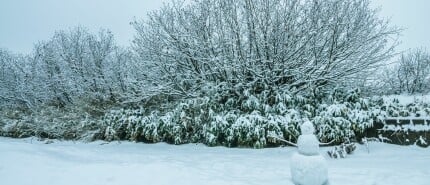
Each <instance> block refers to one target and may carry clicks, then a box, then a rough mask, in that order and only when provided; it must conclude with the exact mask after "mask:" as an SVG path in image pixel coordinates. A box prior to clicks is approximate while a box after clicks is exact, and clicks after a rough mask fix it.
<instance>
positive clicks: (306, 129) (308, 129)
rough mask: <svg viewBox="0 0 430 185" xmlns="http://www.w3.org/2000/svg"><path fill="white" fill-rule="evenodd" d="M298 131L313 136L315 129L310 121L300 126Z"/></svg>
mask: <svg viewBox="0 0 430 185" xmlns="http://www.w3.org/2000/svg"><path fill="white" fill-rule="evenodd" d="M300 130H301V131H302V135H303V134H314V132H315V128H314V125H313V124H312V123H311V122H310V121H305V122H304V123H303V124H302V125H300Z"/></svg>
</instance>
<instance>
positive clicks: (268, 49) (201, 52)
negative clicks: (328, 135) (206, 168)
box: [133, 0, 399, 96]
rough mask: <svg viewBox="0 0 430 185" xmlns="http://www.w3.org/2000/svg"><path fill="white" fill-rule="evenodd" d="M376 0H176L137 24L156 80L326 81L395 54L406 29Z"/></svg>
mask: <svg viewBox="0 0 430 185" xmlns="http://www.w3.org/2000/svg"><path fill="white" fill-rule="evenodd" d="M369 3H370V1H369V0H329V1H316V0H305V1H302V0H239V1H235V0H195V1H192V2H191V3H185V2H184V1H172V2H171V3H170V4H167V5H165V6H164V7H163V8H161V9H160V10H158V11H155V12H153V13H151V14H150V15H149V18H148V19H147V20H146V21H135V22H134V23H133V25H134V27H135V29H136V31H137V34H136V36H135V39H134V41H133V48H134V51H135V52H136V54H137V55H138V56H139V57H140V60H141V61H142V62H143V63H144V65H145V66H147V69H151V70H154V71H155V73H153V75H149V77H148V79H150V80H153V81H157V83H155V84H157V85H156V86H154V87H157V88H159V87H160V84H163V89H164V90H167V91H168V92H169V93H172V94H178V95H185V96H193V94H194V93H193V92H197V91H196V90H198V89H199V88H201V86H202V85H204V84H207V83H213V84H219V83H221V82H228V83H231V84H238V83H241V84H253V83H255V82H258V83H263V84H266V85H268V86H272V87H278V88H286V89H297V91H300V90H301V89H304V88H307V87H310V86H314V87H324V86H327V85H332V84H336V83H339V82H342V81H345V80H347V79H348V78H349V77H351V76H352V75H354V74H357V73H360V72H362V71H365V70H368V69H370V68H374V67H375V66H377V65H378V64H380V63H381V62H383V61H385V60H387V59H389V58H390V57H392V55H393V48H394V46H395V45H396V41H395V40H394V41H390V38H395V36H396V35H397V34H398V33H399V30H398V29H396V28H393V27H390V26H389V24H388V21H386V20H383V19H380V18H379V17H378V14H377V13H378V12H377V10H374V9H371V8H370V5H369Z"/></svg>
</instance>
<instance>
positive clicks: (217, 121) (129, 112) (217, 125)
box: [102, 85, 385, 148]
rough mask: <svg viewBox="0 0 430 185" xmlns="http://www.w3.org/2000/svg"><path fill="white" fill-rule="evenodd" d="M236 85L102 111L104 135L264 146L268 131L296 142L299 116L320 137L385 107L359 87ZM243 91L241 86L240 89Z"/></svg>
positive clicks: (352, 129) (358, 124)
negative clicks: (323, 89)
mask: <svg viewBox="0 0 430 185" xmlns="http://www.w3.org/2000/svg"><path fill="white" fill-rule="evenodd" d="M258 88H261V87H258V86H257V88H256V86H252V87H251V88H247V87H243V86H240V85H237V86H235V87H231V88H229V87H225V86H217V87H210V88H209V87H208V89H205V90H204V92H205V93H204V94H205V95H204V96H202V97H200V98H192V99H187V100H183V101H180V103H177V105H176V106H174V107H173V108H171V110H168V111H164V112H161V111H157V110H146V109H145V108H139V109H121V110H113V111H111V112H109V113H107V114H106V115H105V116H104V117H103V119H102V123H103V125H105V127H106V130H105V133H104V134H105V135H104V136H105V139H106V140H116V139H120V140H122V139H129V140H134V141H144V142H160V141H164V142H168V143H174V144H182V143H189V142H202V143H205V144H207V145H210V146H216V145H224V146H231V147H236V146H245V147H255V148H261V147H267V146H276V145H279V144H281V143H279V141H277V140H276V139H274V138H273V137H271V136H275V137H279V138H283V139H287V140H290V141H293V142H295V141H296V139H297V137H298V135H299V134H300V132H299V130H298V128H299V125H300V124H301V123H302V122H303V119H309V120H311V121H312V122H313V123H314V124H315V125H316V128H317V135H318V136H319V138H320V140H322V141H331V140H336V141H338V142H341V141H342V140H344V139H345V138H353V137H355V136H356V135H357V134H359V133H362V132H363V131H364V130H365V129H367V128H369V127H371V126H372V125H373V122H374V121H382V120H383V117H384V115H385V113H383V111H381V110H380V109H379V108H375V107H373V104H372V102H371V101H370V100H369V99H364V98H360V97H359V91H358V90H353V91H350V92H341V91H335V92H333V93H332V94H330V95H329V96H328V97H326V98H323V97H319V96H317V95H318V92H317V91H314V92H313V93H310V94H307V95H298V94H293V93H290V92H287V91H281V90H274V89H271V88H268V87H262V89H263V90H261V89H258ZM241 91H242V92H241Z"/></svg>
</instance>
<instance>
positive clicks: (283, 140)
mask: <svg viewBox="0 0 430 185" xmlns="http://www.w3.org/2000/svg"><path fill="white" fill-rule="evenodd" d="M267 137H271V138H273V139H277V140H279V141H282V142H284V143H287V144H289V145H291V146H295V147H297V144H295V143H293V142H291V141H287V140H285V139H282V138H279V137H276V136H267Z"/></svg>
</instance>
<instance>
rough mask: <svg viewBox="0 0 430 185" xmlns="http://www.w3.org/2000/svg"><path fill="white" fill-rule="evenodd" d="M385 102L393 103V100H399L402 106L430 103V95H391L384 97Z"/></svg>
mask: <svg viewBox="0 0 430 185" xmlns="http://www.w3.org/2000/svg"><path fill="white" fill-rule="evenodd" d="M384 99H385V101H392V100H393V99H397V100H399V103H400V104H401V105H407V104H409V103H414V102H419V103H430V94H415V95H389V96H384Z"/></svg>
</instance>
